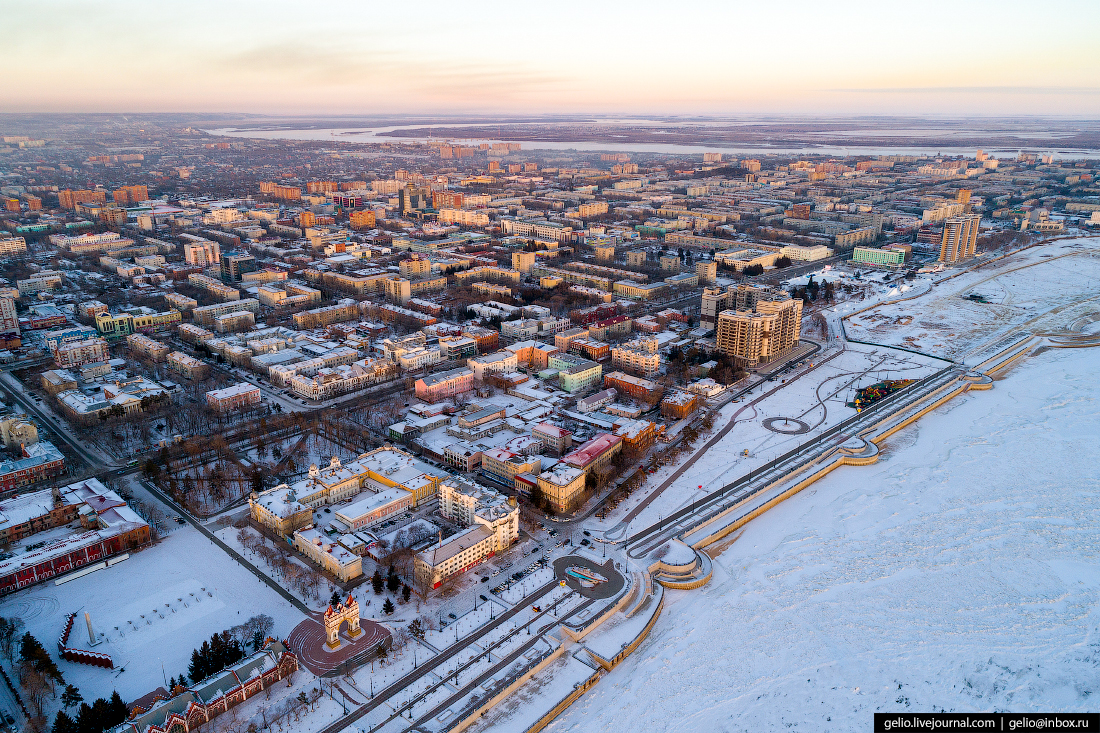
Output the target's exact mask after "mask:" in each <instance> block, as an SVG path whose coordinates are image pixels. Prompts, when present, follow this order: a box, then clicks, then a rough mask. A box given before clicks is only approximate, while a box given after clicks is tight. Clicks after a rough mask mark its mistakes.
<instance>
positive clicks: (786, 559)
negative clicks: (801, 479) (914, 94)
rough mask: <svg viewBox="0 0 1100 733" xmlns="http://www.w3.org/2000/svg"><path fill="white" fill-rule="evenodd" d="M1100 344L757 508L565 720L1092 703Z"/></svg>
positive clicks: (716, 720) (854, 721) (598, 727)
mask: <svg viewBox="0 0 1100 733" xmlns="http://www.w3.org/2000/svg"><path fill="white" fill-rule="evenodd" d="M1098 371H1100V350H1097V349H1067V350H1059V351H1047V352H1045V353H1043V354H1041V355H1038V356H1036V357H1032V358H1030V359H1028V360H1027V361H1025V362H1023V364H1022V365H1020V366H1018V367H1016V368H1015V370H1014V371H1012V372H1011V373H1010V374H1009V375H1008V376H1007V377H1006V378H1005V379H1004V380H1002V381H999V382H997V383H996V385H995V387H994V389H993V390H992V391H990V392H982V393H970V395H968V396H965V397H963V398H960V399H959V400H958V401H956V402H953V403H949V404H948V405H947V406H946V407H945V408H943V409H941V410H940V411H938V412H936V413H933V414H931V415H929V416H927V417H925V418H924V419H923V420H921V421H920V422H919V423H917V424H916V425H915V426H914V427H911V428H908V429H907V430H905V431H903V432H902V433H899V434H898V435H896V436H894V437H893V438H892V439H891V440H890V441H888V442H887V443H886V444H885V445H884V447H885V451H884V455H883V457H882V459H881V460H880V462H879V463H877V464H875V465H873V466H870V467H865V468H844V469H841V470H839V471H836V472H834V473H833V474H831V475H830V476H828V477H827V478H825V479H824V480H822V481H820V482H819V483H817V484H815V485H814V486H812V487H810V488H809V489H807V490H806V491H804V492H802V493H801V494H799V495H797V496H796V497H794V498H792V499H791V500H789V501H787V502H786V503H785V504H782V505H780V506H779V507H777V508H775V509H773V510H771V511H769V512H768V513H767V514H765V515H764V516H763V517H761V518H759V519H757V520H755V521H754V522H752V523H751V524H750V525H749V526H748V527H747V528H746V529H745V531H744V533H743V534H742V535H741V536H740V538H739V539H738V540H737V541H736V542H735V543H734V544H733V545H732V547H731V548H730V549H728V550H727V551H726V552H725V553H724V554H722V555H720V556H719V557H718V559H717V561H716V562H715V575H714V579H713V580H712V581H711V583H710V584H709V585H708V586H706V587H704V588H703V589H701V590H698V591H691V592H673V593H671V595H670V597H669V602H668V603H667V605H666V609H665V611H664V613H663V614H662V617H661V618H660V620H659V621H658V622H657V625H656V626H655V627H654V629H653V632H652V633H651V635H650V637H649V638H648V639H647V640H646V641H645V642H644V643H643V644H642V646H641V647H639V648H638V650H637V651H636V652H635V653H634V654H633V655H632V656H631V657H628V658H627V659H626V660H625V661H624V662H623V663H622V664H621V665H620V666H619V667H618V668H617V669H616V670H614V671H613V672H612V673H610V674H609V675H608V676H607V677H605V678H604V679H603V680H602V681H601V682H600V684H598V685H596V686H595V687H594V688H593V689H592V690H591V691H590V692H588V693H587V694H586V695H585V696H584V697H582V698H581V699H580V700H579V701H578V702H577V703H576V704H575V705H574V706H573V707H572V708H570V709H569V710H567V711H566V712H565V713H563V714H562V716H561V717H560V718H559V719H557V720H556V721H554V722H553V723H552V724H551V726H550V727H549V728H548V729H547V730H552V731H576V732H585V733H587V732H591V733H596V732H597V731H600V732H602V731H612V730H613V731H623V730H633V729H638V730H641V729H651V730H679V731H697V730H713V731H767V730H790V729H794V730H806V731H817V730H852V731H857V730H858V731H865V730H869V729H870V727H871V716H872V713H874V712H876V711H881V712H890V711H899V710H909V711H934V710H942V709H947V710H956V711H971V710H973V711H984V710H1008V711H1021V712H1026V711H1051V710H1092V709H1094V708H1095V707H1096V705H1095V700H1094V699H1093V697H1092V696H1093V695H1094V694H1096V692H1097V690H1100V631H1098V623H1100V607H1098V604H1100V543H1098V542H1097V541H1096V537H1097V536H1098V530H1100V513H1098V511H1097V510H1098V508H1100V478H1098V475H1097V471H1096V459H1097V456H1098V454H1100V422H1098V421H1097V419H1096V415H1097V414H1098V412H1100V384H1098V383H1097V380H1096V374H1097V372H1098Z"/></svg>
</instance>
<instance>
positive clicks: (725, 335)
mask: <svg viewBox="0 0 1100 733" xmlns="http://www.w3.org/2000/svg"><path fill="white" fill-rule="evenodd" d="M730 294H731V295H732V298H733V300H734V302H735V304H736V308H735V310H724V311H722V312H721V313H719V314H718V337H717V342H718V348H719V349H720V350H721V351H723V352H724V353H726V354H728V355H729V356H732V357H733V358H734V360H735V362H736V363H738V364H741V365H744V366H756V365H757V364H766V363H768V362H771V361H774V360H775V359H777V358H779V357H780V356H781V355H782V354H783V353H784V352H786V351H787V350H788V349H790V348H791V347H793V346H795V345H796V344H797V343H798V337H799V335H800V333H801V329H802V301H801V300H798V299H794V298H791V296H790V295H789V294H787V293H786V292H784V291H782V290H778V289H775V288H767V287H758V286H753V285H741V286H739V287H738V288H737V290H736V291H731V293H730Z"/></svg>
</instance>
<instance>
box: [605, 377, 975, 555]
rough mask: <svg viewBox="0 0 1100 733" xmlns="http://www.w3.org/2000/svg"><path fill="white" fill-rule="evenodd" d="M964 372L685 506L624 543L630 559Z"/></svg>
mask: <svg viewBox="0 0 1100 733" xmlns="http://www.w3.org/2000/svg"><path fill="white" fill-rule="evenodd" d="M961 371H962V369H961V368H959V367H956V366H949V367H946V368H945V369H942V370H940V371H939V372H936V373H935V374H933V375H931V376H928V377H925V378H924V379H922V380H920V381H918V382H916V383H914V384H912V385H910V386H909V387H906V388H905V389H903V390H900V391H898V392H895V393H894V394H892V395H890V396H888V397H886V398H884V399H882V400H880V401H878V402H876V403H874V404H873V405H871V406H870V407H867V408H864V409H863V411H862V412H860V413H858V414H856V415H855V416H853V417H850V418H848V419H847V420H845V421H843V422H841V423H838V424H837V425H834V426H833V427H831V428H829V429H828V430H826V431H825V432H824V433H822V434H821V435H819V436H818V437H816V438H814V439H813V440H811V441H808V442H807V443H804V444H802V445H800V446H798V447H797V448H795V449H794V450H792V451H789V452H788V453H786V454H784V455H782V456H780V457H778V458H776V459H775V460H773V461H771V462H769V463H767V464H765V465H764V466H761V467H759V468H755V469H753V470H752V471H750V472H749V473H748V475H747V476H743V477H741V478H739V479H737V480H736V481H733V482H731V483H729V484H727V485H725V486H723V487H722V488H720V489H718V490H717V491H714V492H712V493H711V494H708V495H707V496H705V497H703V498H702V499H700V500H699V501H697V502H693V503H692V505H691V506H688V507H684V508H683V509H680V510H679V511H677V512H674V513H673V514H671V515H670V516H668V517H665V518H664V519H663V520H661V521H660V522H657V523H654V524H651V525H650V526H648V527H645V528H643V529H641V530H639V531H638V532H636V533H634V534H633V535H631V536H630V537H629V538H627V539H626V540H623V541H624V542H625V543H626V544H627V546H628V547H630V548H631V549H629V550H628V552H627V554H628V555H629V556H630V557H642V556H644V555H645V554H646V553H648V552H649V550H651V549H652V548H653V547H656V546H657V545H658V544H660V543H661V542H664V541H667V540H668V539H670V538H672V537H675V536H677V535H679V534H680V533H681V531H682V530H683V528H684V527H685V526H687V525H693V524H698V523H700V522H702V521H704V520H705V519H707V518H709V517H711V516H713V515H715V514H717V513H719V512H721V511H723V510H724V509H725V508H727V507H729V506H732V505H733V504H734V503H736V502H738V501H741V500H743V499H745V498H748V497H749V496H752V495H753V494H755V493H756V492H758V491H760V490H762V489H763V487H764V486H765V485H767V484H768V483H769V482H770V481H771V480H772V479H773V478H775V476H777V475H779V474H789V473H790V472H792V471H793V470H795V469H797V468H798V467H799V466H802V465H805V464H807V463H809V462H811V461H814V460H816V459H817V458H818V457H819V456H821V455H822V453H824V452H825V451H826V450H828V449H830V448H831V447H832V446H834V445H835V444H836V443H837V442H838V441H839V440H842V439H843V438H845V437H846V436H850V435H856V434H858V433H859V432H860V431H861V430H863V429H865V428H866V427H867V426H869V425H871V424H874V423H875V422H877V421H878V420H879V419H880V413H881V412H882V411H883V410H884V409H885V408H887V407H894V406H896V405H898V403H902V404H905V403H906V402H911V401H913V400H915V399H919V398H920V397H922V396H924V395H926V394H928V393H929V392H931V391H933V390H934V389H936V388H938V387H939V386H941V385H943V384H945V383H947V382H948V381H949V380H951V379H953V378H955V377H956V376H957V375H958V374H959V373H961ZM754 484H759V485H754Z"/></svg>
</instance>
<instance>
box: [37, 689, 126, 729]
mask: <svg viewBox="0 0 1100 733" xmlns="http://www.w3.org/2000/svg"><path fill="white" fill-rule="evenodd" d="M83 699H84V698H83V697H81V695H80V691H79V690H78V689H77V688H75V687H73V686H72V685H69V686H68V687H66V688H65V692H64V693H62V695H61V703H62V704H63V705H64V706H65V709H64V710H60V711H58V713H57V717H56V718H54V721H53V729H52V730H53V733H103V731H105V730H110V729H111V728H114V727H115V726H117V725H118V724H119V723H123V722H125V721H126V719H127V718H128V717H129V715H130V711H129V709H128V708H127V707H126V703H125V702H123V700H122V697H120V696H119V694H118V690H115V692H114V693H113V694H112V695H111V699H110V700H106V699H104V698H102V697H101V698H99V699H97V700H96V701H95V702H93V703H92V704H91V705H89V704H88V703H86V702H82V700H83ZM77 704H79V705H80V709H79V711H78V712H77V714H76V716H75V717H70V716H69V713H68V710H69V708H71V707H74V706H75V705H77Z"/></svg>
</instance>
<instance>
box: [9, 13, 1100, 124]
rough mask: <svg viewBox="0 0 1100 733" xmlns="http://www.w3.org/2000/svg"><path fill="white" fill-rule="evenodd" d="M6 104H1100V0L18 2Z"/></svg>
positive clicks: (699, 107)
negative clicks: (921, 0) (1030, 0)
mask: <svg viewBox="0 0 1100 733" xmlns="http://www.w3.org/2000/svg"><path fill="white" fill-rule="evenodd" d="M0 18H2V19H3V21H2V22H3V24H4V25H5V27H6V31H7V32H6V33H5V43H4V44H3V45H2V46H0V63H2V64H3V68H4V74H3V76H2V77H0V92H2V97H3V99H4V106H5V107H6V108H7V110H6V111H13V112H14V111H206V112H268V113H287V114H318V113H325V114H332V113H356V114H362V113H366V114H370V113H388V112H436V113H445V112H475V111H476V112H498V113H499V112H508V113H526V112H537V113H554V112H591V113H596V112H609V113H624V112H638V113H651V114H660V113H669V114H738V113H766V112H777V113H811V114H812V113H865V112H866V113H886V114H892V113H966V114H983V113H984V114H1037V115H1048V114H1072V115H1091V114H1096V113H1098V112H1100V50H1098V48H1100V45H1098V44H1097V43H1096V41H1095V33H1096V29H1097V28H1100V3H1096V2H1093V1H1091V0H1082V1H1078V2H1072V1H1069V0H1051V2H1047V3H1043V4H1041V5H1036V4H1034V3H1023V2H966V0H955V1H954V2H941V1H939V0H934V1H932V2H924V3H919V4H914V3H894V2H855V1H852V0H848V1H847V2H843V1H840V2H828V3H823V2H804V1H802V0H774V1H771V2H766V3H763V2H736V1H731V2H690V1H687V2H675V3H667V2H661V3H653V2H629V3H618V2H572V1H565V2H552V3H550V2H547V3H512V2H467V3H455V2H449V3H437V2H407V3H402V2H393V1H392V0H389V1H387V2H325V3H284V2H263V3H259V2H236V1H233V0H230V1H229V2H221V3H211V2H203V1H192V2H187V3H164V2H111V1H110V0H103V1H101V2H50V1H49V0H45V1H43V2H35V3H24V2H14V1H13V0H0Z"/></svg>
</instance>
